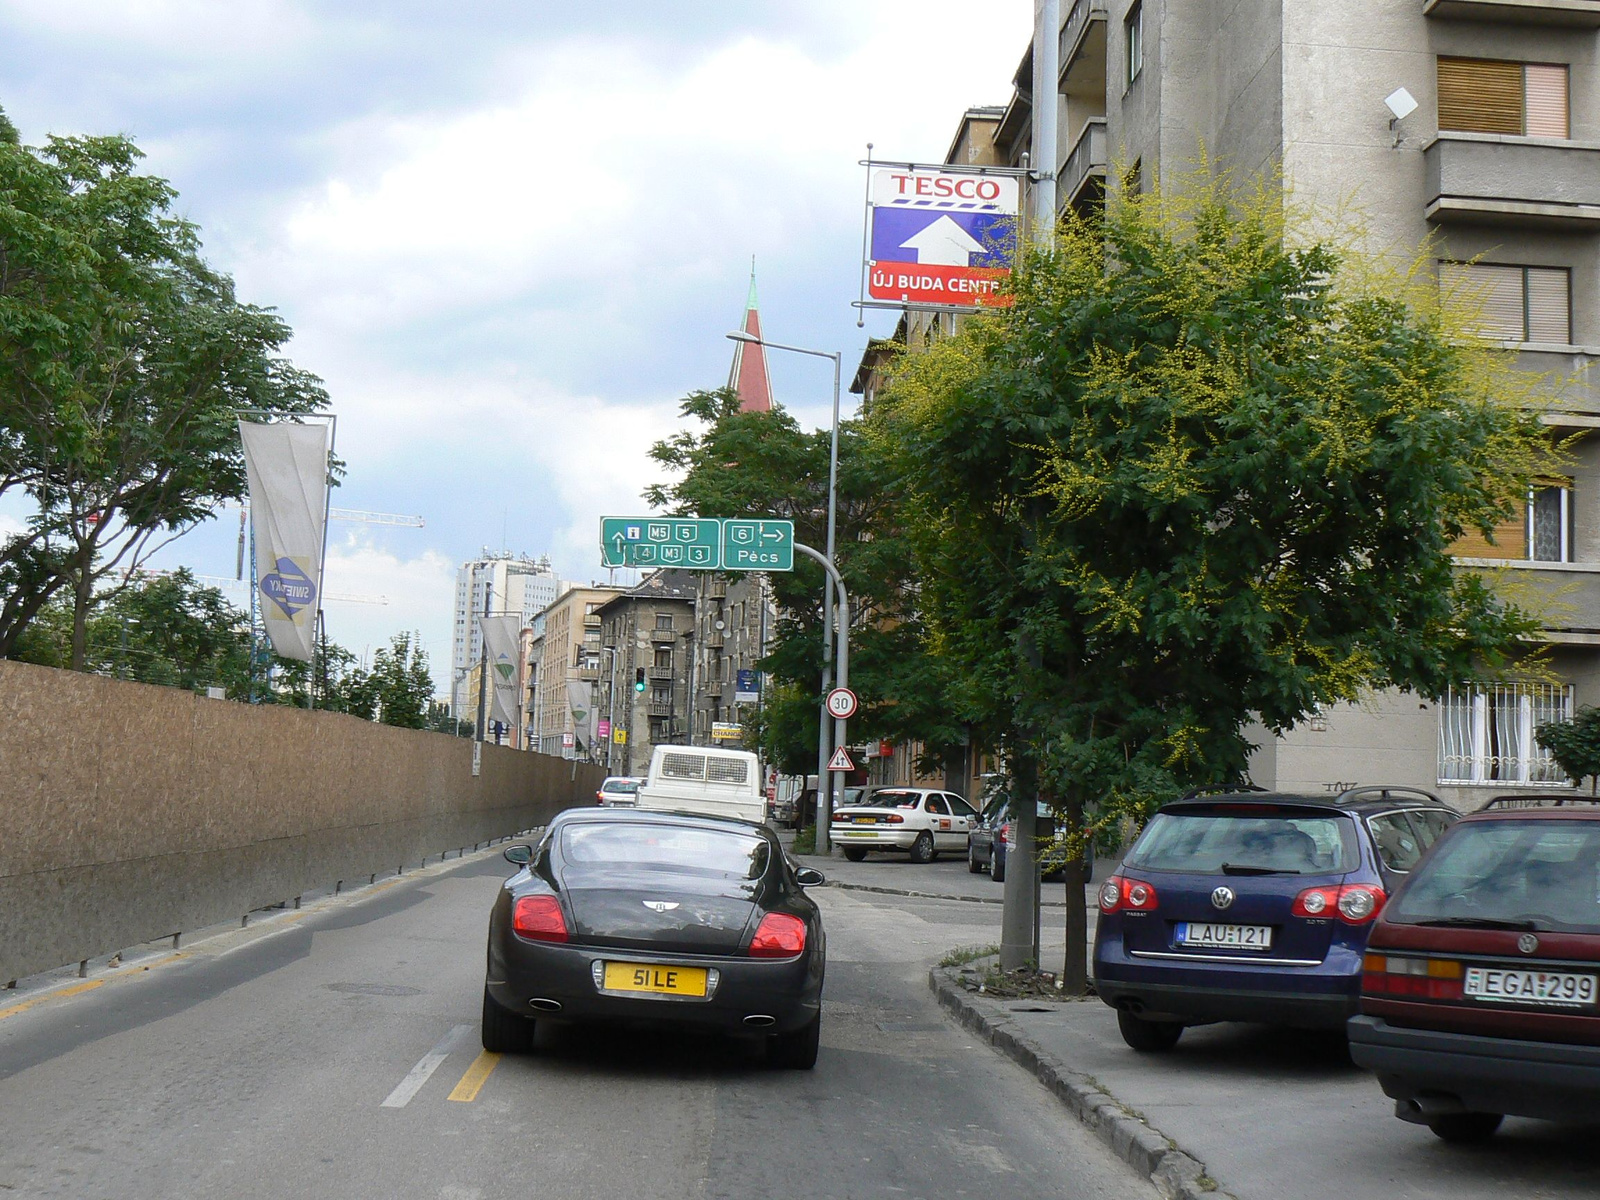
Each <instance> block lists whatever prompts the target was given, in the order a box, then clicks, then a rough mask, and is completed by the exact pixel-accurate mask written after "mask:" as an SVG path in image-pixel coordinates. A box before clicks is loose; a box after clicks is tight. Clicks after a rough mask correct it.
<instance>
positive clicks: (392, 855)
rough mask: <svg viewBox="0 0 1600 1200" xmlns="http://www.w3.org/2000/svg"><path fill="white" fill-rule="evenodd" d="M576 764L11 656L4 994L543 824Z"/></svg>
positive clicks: (0, 743)
mask: <svg viewBox="0 0 1600 1200" xmlns="http://www.w3.org/2000/svg"><path fill="white" fill-rule="evenodd" d="M574 765H575V764H572V763H569V762H565V761H563V760H561V759H557V758H550V757H546V756H544V755H538V754H527V753H522V752H520V751H515V750H510V749H507V748H504V747H499V746H485V747H484V748H483V759H482V771H481V774H480V775H478V776H477V777H474V776H473V775H472V744H471V743H470V742H469V741H466V740H464V739H460V738H452V737H448V736H446V735H444V734H436V733H424V732H421V731H417V730H404V729H393V728H390V727H388V726H383V725H375V724H373V723H371V722H369V721H363V720H360V719H358V718H355V717H348V716H341V715H339V714H336V713H317V712H306V711H303V710H300V709H293V708H284V707H278V706H255V707H252V706H248V705H243V704H234V703H229V702H227V701H219V700H206V699H203V698H200V697H196V696H194V695H192V694H190V693H188V692H184V691H180V690H178V689H174V688H161V687H147V686H145V685H143V684H136V683H123V682H119V681H116V680H111V679H104V678H100V677H98V676H93V675H82V674H76V673H73V672H67V671H56V670H52V669H50V668H47V667H34V666H29V665H26V664H22V663H14V662H0V982H4V981H6V980H10V979H15V978H19V977H21V976H23V975H27V974H31V973H33V972H36V971H41V970H47V969H50V968H53V967H57V966H60V965H62V964H64V963H69V962H76V961H79V960H81V959H85V958H92V957H95V956H97V955H100V954H106V953H112V952H115V951H117V950H119V949H121V948H123V947H125V946H132V945H137V944H139V943H141V942H146V941H151V940H153V939H155V938H160V937H164V936H167V935H170V934H173V933H179V932H182V931H185V930H194V929H199V928H203V927H204V926H207V925H210V924H214V923H216V922H219V921H225V920H230V919H232V920H237V919H239V918H240V917H242V916H243V915H244V914H246V913H248V912H249V911H251V910H252V909H256V908H261V907H264V906H266V905H271V904H278V903H281V902H283V901H285V900H288V899H291V898H293V897H295V896H297V895H299V894H301V893H302V892H305V891H310V890H313V889H317V888H327V887H331V886H333V884H334V883H335V881H337V880H356V879H361V880H363V881H365V878H366V877H367V876H368V875H371V874H374V873H383V872H392V871H395V870H396V869H397V868H399V867H400V866H402V865H403V864H406V863H411V864H413V865H414V864H417V863H418V862H420V860H421V859H422V858H423V857H424V856H432V855H437V854H439V853H441V852H442V851H444V850H447V849H456V848H459V847H461V846H470V845H473V844H474V843H476V842H483V841H488V840H490V839H492V838H496V837H502V836H505V835H508V834H512V833H516V832H518V831H520V830H523V829H528V828H532V827H533V826H536V825H539V824H542V823H544V822H545V821H547V820H548V819H549V818H550V817H551V816H553V815H554V814H555V813H557V812H559V811H560V810H562V809H563V808H567V807H570V806H572V805H574V804H585V803H592V801H593V796H594V792H595V790H596V789H597V788H598V787H599V785H600V782H601V779H602V778H603V772H602V771H601V769H600V768H598V767H594V766H589V765H587V764H576V772H574V770H573V768H574Z"/></svg>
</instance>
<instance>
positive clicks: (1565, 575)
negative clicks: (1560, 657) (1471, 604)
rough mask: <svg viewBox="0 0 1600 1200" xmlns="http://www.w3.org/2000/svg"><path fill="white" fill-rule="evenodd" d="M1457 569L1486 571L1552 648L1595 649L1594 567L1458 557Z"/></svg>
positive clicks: (1599, 615) (1598, 598)
mask: <svg viewBox="0 0 1600 1200" xmlns="http://www.w3.org/2000/svg"><path fill="white" fill-rule="evenodd" d="M1456 563H1457V565H1458V566H1462V567H1466V568H1468V569H1475V570H1483V571H1486V572H1488V574H1489V577H1490V582H1491V585H1492V584H1493V583H1495V582H1501V583H1503V585H1504V587H1505V589H1506V591H1507V592H1508V593H1509V597H1510V598H1511V599H1512V600H1513V601H1514V602H1515V603H1516V604H1517V605H1518V606H1519V607H1521V608H1524V609H1527V610H1529V611H1531V612H1532V613H1533V614H1534V615H1535V616H1537V617H1538V618H1539V620H1540V624H1541V625H1542V626H1543V628H1544V636H1545V638H1546V640H1548V641H1551V642H1554V643H1555V644H1556V645H1558V646H1600V563H1557V562H1535V561H1532V560H1530V559H1522V558H1512V559H1496V558H1458V559H1456Z"/></svg>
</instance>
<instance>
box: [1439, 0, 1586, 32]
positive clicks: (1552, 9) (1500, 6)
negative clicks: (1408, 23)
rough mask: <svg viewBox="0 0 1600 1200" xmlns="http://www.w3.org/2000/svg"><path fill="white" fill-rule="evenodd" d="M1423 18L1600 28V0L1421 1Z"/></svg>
mask: <svg viewBox="0 0 1600 1200" xmlns="http://www.w3.org/2000/svg"><path fill="white" fill-rule="evenodd" d="M1422 15H1423V16H1425V17H1457V18H1461V19H1463V20H1469V21H1505V22H1509V23H1511V24H1516V25H1576V26H1581V27H1584V28H1588V29H1594V28H1600V0H1422Z"/></svg>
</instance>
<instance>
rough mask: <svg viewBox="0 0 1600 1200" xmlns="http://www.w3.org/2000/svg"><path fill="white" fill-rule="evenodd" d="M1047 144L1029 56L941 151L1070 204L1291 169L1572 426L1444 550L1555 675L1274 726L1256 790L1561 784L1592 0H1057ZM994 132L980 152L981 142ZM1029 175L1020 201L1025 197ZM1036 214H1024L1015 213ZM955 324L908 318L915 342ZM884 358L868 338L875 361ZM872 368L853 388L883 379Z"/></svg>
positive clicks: (1593, 230) (1595, 622)
mask: <svg viewBox="0 0 1600 1200" xmlns="http://www.w3.org/2000/svg"><path fill="white" fill-rule="evenodd" d="M1060 11H1061V25H1060V28H1059V30H1057V31H1054V34H1055V37H1056V39H1057V50H1058V56H1059V57H1058V64H1059V74H1058V77H1057V79H1056V80H1055V81H1054V87H1053V88H1052V89H1050V90H1051V91H1053V96H1052V100H1053V102H1054V104H1055V105H1056V117H1057V122H1056V125H1057V139H1056V141H1057V144H1056V146H1055V147H1054V148H1053V151H1052V150H1051V149H1049V148H1046V149H1045V151H1044V152H1043V153H1038V152H1036V151H1034V148H1033V146H1032V141H1033V113H1034V111H1035V105H1036V104H1038V103H1039V102H1040V98H1041V97H1042V96H1043V95H1044V94H1045V92H1046V88H1045V87H1044V86H1040V83H1041V81H1038V80H1036V79H1035V78H1034V69H1033V63H1034V56H1033V53H1032V49H1031V48H1030V50H1029V53H1028V54H1026V55H1024V57H1023V59H1022V62H1021V65H1020V66H1019V68H1018V70H1017V73H1016V75H1015V77H1014V78H1013V81H1012V95H1011V98H1010V100H1009V102H1008V103H1007V104H1006V105H1005V106H1004V108H1003V109H1002V110H1000V114H999V117H998V120H992V119H991V117H992V114H993V113H994V111H995V110H994V109H973V110H969V111H968V113H967V114H965V115H964V116H963V118H962V120H961V122H960V124H959V125H958V129H957V134H956V138H955V140H954V142H953V143H952V146H951V150H950V155H949V158H948V161H950V162H952V163H965V164H969V165H973V164H992V165H1000V166H1018V165H1021V163H1022V162H1023V158H1022V156H1023V154H1024V153H1029V152H1032V159H1031V161H1030V166H1031V167H1032V169H1034V170H1035V171H1037V170H1039V169H1040V168H1041V167H1045V166H1048V169H1049V170H1050V171H1052V172H1053V174H1054V179H1055V184H1056V203H1057V206H1058V211H1063V212H1064V211H1065V210H1066V209H1067V208H1069V207H1071V208H1074V209H1076V210H1078V211H1079V212H1082V213H1092V212H1093V211H1095V210H1096V208H1097V207H1098V206H1100V205H1101V204H1103V202H1104V197H1105V195H1106V194H1107V189H1108V188H1110V189H1115V188H1118V187H1124V186H1126V187H1131V188H1135V189H1142V188H1147V187H1151V186H1154V185H1155V182H1156V181H1157V180H1158V179H1159V178H1160V176H1161V174H1162V173H1163V172H1173V171H1178V172H1181V171H1183V170H1186V169H1189V168H1190V167H1191V166H1192V165H1193V163H1194V162H1195V161H1196V160H1197V159H1198V157H1199V155H1200V153H1201V151H1202V148H1203V150H1204V152H1205V153H1206V154H1207V155H1208V156H1209V157H1210V158H1211V159H1213V160H1214V161H1216V162H1219V163H1221V164H1223V165H1225V166H1227V167H1230V168H1233V169H1235V170H1237V171H1240V172H1246V173H1248V172H1262V173H1266V174H1268V175H1270V174H1271V173H1272V172H1274V171H1276V170H1279V169H1281V171H1282V175H1283V179H1284V181H1285V185H1286V186H1287V188H1288V189H1290V190H1291V192H1292V194H1293V195H1294V197H1295V198H1296V199H1297V200H1301V201H1308V202H1310V203H1311V204H1312V205H1314V206H1315V207H1316V208H1318V209H1320V210H1323V211H1333V210H1335V209H1342V210H1344V211H1346V212H1350V213H1357V214H1359V216H1360V219H1361V220H1362V221H1363V222H1364V223H1365V228H1366V231H1367V232H1366V236H1367V238H1368V239H1369V247H1370V248H1371V249H1373V250H1376V251H1378V252H1382V253H1390V254H1393V255H1395V256H1397V257H1398V258H1401V259H1403V260H1405V261H1408V262H1409V261H1410V260H1412V259H1413V258H1414V256H1416V255H1417V254H1418V252H1419V250H1422V249H1423V248H1425V250H1426V254H1427V256H1428V258H1429V260H1430V262H1431V267H1432V270H1433V271H1434V272H1435V273H1436V275H1437V277H1438V280H1439V284H1440V286H1441V287H1443V288H1447V289H1465V290H1468V291H1470V292H1471V293H1473V294H1474V295H1477V296H1480V297H1482V298H1483V301H1484V312H1483V322H1484V329H1483V332H1485V333H1486V334H1488V335H1489V336H1490V337H1492V338H1494V339H1497V340H1498V341H1500V342H1501V343H1502V344H1503V345H1504V346H1505V347H1506V349H1507V350H1508V352H1510V353H1512V354H1514V356H1515V358H1514V361H1515V363H1516V365H1517V366H1518V367H1519V368H1522V369H1526V370H1528V371H1532V372H1537V373H1539V374H1541V375H1547V376H1548V377H1549V378H1550V379H1551V380H1552V381H1553V382H1552V385H1551V389H1550V391H1551V394H1550V401H1549V404H1548V408H1547V411H1544V412H1541V414H1540V417H1541V420H1542V421H1543V422H1544V423H1545V424H1546V425H1548V426H1549V427H1550V429H1551V433H1552V437H1560V438H1571V439H1573V442H1572V447H1571V449H1572V453H1571V455H1570V461H1569V463H1568V465H1567V466H1566V467H1565V468H1564V469H1563V470H1562V472H1561V473H1559V474H1556V475H1552V476H1550V477H1548V478H1544V479H1541V480H1539V481H1538V482H1537V484H1536V486H1535V487H1534V488H1533V489H1532V490H1531V491H1530V493H1529V496H1528V499H1527V502H1526V504H1525V505H1524V506H1523V509H1522V511H1521V512H1520V513H1518V514H1517V516H1516V518H1515V519H1514V520H1512V521H1510V522H1508V523H1507V525H1506V526H1505V527H1504V528H1502V529H1500V530H1497V531H1496V534H1495V536H1494V538H1493V539H1492V540H1486V539H1483V538H1471V539H1466V540H1464V541H1463V543H1462V544H1460V545H1459V547H1458V548H1457V562H1458V564H1459V566H1460V569H1462V570H1464V571H1483V572H1489V573H1491V574H1490V578H1491V580H1492V581H1493V582H1494V583H1495V585H1496V586H1511V587H1514V588H1516V589H1517V590H1518V592H1519V594H1520V595H1521V596H1523V597H1525V598H1526V597H1529V596H1532V597H1535V598H1537V601H1538V603H1540V604H1541V605H1542V611H1541V617H1542V619H1543V621H1544V623H1545V628H1544V630H1543V636H1544V638H1545V641H1546V642H1547V647H1546V649H1547V651H1548V655H1549V662H1550V665H1551V667H1552V668H1553V671H1554V674H1555V676H1556V679H1555V680H1554V681H1553V682H1538V683H1532V682H1530V683H1524V684H1515V685H1507V684H1493V683H1489V682H1483V683H1472V682H1470V681H1469V682H1467V683H1466V684H1464V685H1463V686H1462V687H1460V688H1458V689H1452V690H1451V691H1450V692H1449V693H1448V694H1447V695H1445V696H1443V697H1418V696H1414V695H1408V694H1401V693H1398V692H1388V693H1383V694H1379V695H1376V696H1373V697H1371V698H1370V699H1368V700H1367V701H1366V702H1364V703H1362V704H1358V705H1343V706H1339V707H1336V708H1332V709H1330V710H1328V711H1326V712H1321V713H1318V714H1316V715H1315V716H1314V717H1313V718H1312V719H1311V720H1308V721H1306V722H1305V723H1304V724H1302V725H1301V726H1299V727H1297V728H1295V729H1293V730H1291V731H1289V732H1288V733H1287V734H1286V735H1284V736H1282V737H1277V738H1274V737H1272V736H1270V735H1268V734H1267V732H1266V731H1265V730H1258V731H1257V739H1258V741H1259V742H1260V744H1261V749H1260V751H1259V753H1258V754H1257V755H1256V757H1255V759H1254V761H1253V764H1252V771H1253V774H1254V778H1255V781H1256V782H1257V783H1260V784H1263V785H1266V786H1273V787H1281V788H1287V789H1294V790H1312V791H1316V790H1322V789H1328V790H1334V789H1337V788H1340V787H1343V786H1345V785H1348V784H1353V783H1375V782H1394V783H1405V784H1411V785H1415V786H1422V787H1427V788H1429V789H1432V790H1440V791H1442V792H1443V793H1444V794H1446V795H1448V796H1449V797H1450V798H1451V799H1452V801H1453V802H1455V803H1457V804H1459V805H1461V806H1462V807H1466V808H1470V807H1473V806H1475V805H1476V804H1478V803H1480V802H1481V800H1482V799H1483V798H1485V797H1487V796H1489V795H1492V794H1495V793H1497V792H1503V791H1505V790H1506V789H1507V788H1524V787H1531V788H1537V787H1562V786H1567V781H1566V780H1565V779H1564V778H1563V777H1562V775H1561V773H1560V771H1559V769H1558V768H1556V767H1555V765H1554V763H1553V762H1552V761H1551V760H1550V759H1549V756H1548V755H1547V754H1545V753H1543V752H1542V751H1541V750H1540V749H1539V748H1538V747H1537V745H1536V744H1535V742H1534V737H1533V733H1534V730H1535V729H1536V728H1537V726H1538V725H1539V724H1540V723H1542V722H1544V721H1547V720H1552V719H1559V718H1560V717H1563V716H1566V715H1570V714H1571V712H1572V711H1573V710H1574V708H1575V707H1576V706H1579V705H1584V704H1596V703H1600V372H1597V371H1596V370H1595V366H1594V364H1595V362H1596V360H1597V358H1600V0H1338V2H1337V3H1333V2H1329V0H1228V2H1224V0H1075V2H1068V0H1062V3H1061V5H1060ZM985 137H987V138H988V145H987V146H985V145H984V144H983V143H984V139H985ZM1031 191H1032V189H1031V188H1025V204H1027V202H1028V201H1029V200H1031V199H1032V197H1031V195H1030V193H1031ZM1027 207H1029V208H1030V210H1031V207H1032V206H1031V204H1027ZM950 320H951V318H950V316H949V315H943V316H941V315H938V314H916V313H913V314H908V319H907V321H906V322H905V323H903V325H902V328H901V330H900V331H898V336H900V337H903V338H905V340H906V341H907V343H908V344H909V345H911V346H913V347H915V346H916V344H917V342H918V339H919V338H926V337H929V336H937V334H938V332H939V326H940V322H941V321H944V322H949V321H950ZM872 353H873V348H871V347H869V357H870V356H871V355H872ZM878 375H879V370H878V364H877V363H875V362H868V361H866V360H864V361H863V372H862V374H861V375H860V376H858V383H859V384H860V386H861V388H862V390H863V392H864V393H865V394H869V395H870V392H871V391H872V390H874V389H875V387H876V385H877V383H878V382H879V379H878Z"/></svg>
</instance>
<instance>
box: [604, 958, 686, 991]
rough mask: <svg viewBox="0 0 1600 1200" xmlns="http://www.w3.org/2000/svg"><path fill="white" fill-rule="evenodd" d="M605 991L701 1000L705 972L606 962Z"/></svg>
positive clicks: (654, 964) (652, 964)
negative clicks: (643, 993)
mask: <svg viewBox="0 0 1600 1200" xmlns="http://www.w3.org/2000/svg"><path fill="white" fill-rule="evenodd" d="M606 991H608V992H651V993H654V994H655V995H658V996H704V995H705V994H706V972H705V968H704V967H669V966H663V965H661V964H658V963H620V962H608V963H607V964H606Z"/></svg>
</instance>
